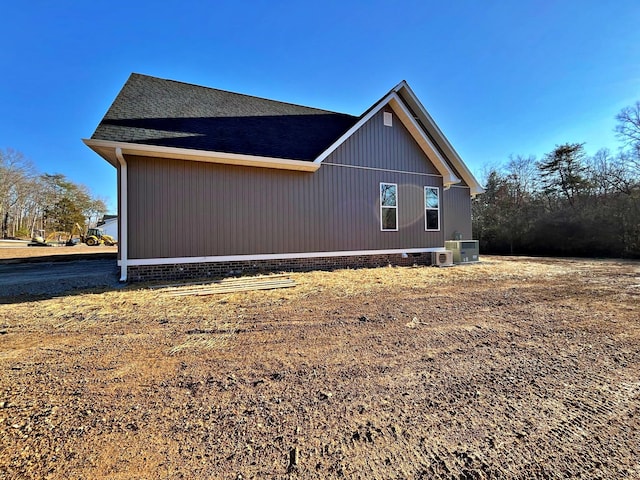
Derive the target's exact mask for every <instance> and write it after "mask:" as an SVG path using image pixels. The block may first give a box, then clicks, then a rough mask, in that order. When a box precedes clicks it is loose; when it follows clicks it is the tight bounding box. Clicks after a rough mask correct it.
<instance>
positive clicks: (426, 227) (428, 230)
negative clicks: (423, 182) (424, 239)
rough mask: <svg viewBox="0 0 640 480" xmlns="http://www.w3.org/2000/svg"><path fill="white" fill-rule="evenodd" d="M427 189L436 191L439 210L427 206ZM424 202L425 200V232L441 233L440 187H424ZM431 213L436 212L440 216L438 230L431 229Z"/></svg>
mask: <svg viewBox="0 0 640 480" xmlns="http://www.w3.org/2000/svg"><path fill="white" fill-rule="evenodd" d="M427 189H430V190H434V191H435V192H436V198H437V199H438V207H437V208H432V207H429V206H428V205H427ZM423 200H424V231H425V232H439V231H440V225H441V222H440V218H441V215H440V187H432V186H425V187H424V196H423ZM429 211H432V212H433V211H435V212H437V214H438V228H429V224H428V213H427V212H429Z"/></svg>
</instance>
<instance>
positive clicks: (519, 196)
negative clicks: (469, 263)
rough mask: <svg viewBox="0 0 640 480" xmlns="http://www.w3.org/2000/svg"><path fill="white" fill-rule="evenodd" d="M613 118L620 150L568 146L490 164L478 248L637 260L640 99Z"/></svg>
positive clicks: (480, 205)
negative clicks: (538, 156)
mask: <svg viewBox="0 0 640 480" xmlns="http://www.w3.org/2000/svg"><path fill="white" fill-rule="evenodd" d="M616 120H617V125H616V128H615V131H616V134H617V136H618V139H619V140H620V142H621V147H620V149H619V151H618V152H617V153H613V152H611V151H610V150H607V149H601V150H599V151H598V152H596V153H595V154H594V155H593V156H589V155H587V154H586V152H585V149H584V144H582V143H567V144H564V145H557V146H556V147H555V148H554V149H553V150H552V151H551V152H549V153H547V154H546V155H544V157H543V158H542V159H541V160H537V159H536V158H535V157H532V156H520V155H518V156H512V157H510V158H509V160H508V162H507V163H506V164H505V165H502V166H500V167H497V168H491V169H489V170H488V172H487V174H486V178H485V185H486V186H485V189H486V192H485V193H484V194H483V195H479V196H478V197H477V198H476V200H475V201H474V203H473V230H474V236H475V238H477V239H478V240H479V241H480V248H481V250H482V251H484V252H486V253H505V254H531V255H561V256H589V257H593V256H606V257H627V258H640V102H636V103H635V104H634V105H633V106H630V107H626V108H624V109H623V110H622V111H621V112H620V113H619V114H618V115H617V116H616Z"/></svg>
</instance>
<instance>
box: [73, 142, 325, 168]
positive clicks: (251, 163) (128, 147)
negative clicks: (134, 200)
mask: <svg viewBox="0 0 640 480" xmlns="http://www.w3.org/2000/svg"><path fill="white" fill-rule="evenodd" d="M82 141H83V142H84V143H85V144H86V145H87V146H88V147H89V148H91V149H92V150H93V151H94V152H96V153H97V154H98V155H100V156H101V157H102V158H104V159H105V160H106V161H107V162H109V163H110V164H111V165H113V166H117V164H118V163H117V159H116V156H115V150H116V148H120V149H121V150H122V154H123V155H135V156H140V157H157V158H170V159H174V160H189V161H195V162H206V163H221V164H226V165H239V166H245V167H259V168H275V169H280V170H297V171H302V172H315V171H316V170H318V168H320V165H319V164H315V163H314V162H307V161H304V160H291V159H285V158H274V157H259V156H256V155H244V154H238V153H226V152H209V151H204V150H193V149H187V148H176V147H162V146H157V145H145V144H138V143H129V142H116V141H113V140H98V139H94V138H91V139H83V140H82Z"/></svg>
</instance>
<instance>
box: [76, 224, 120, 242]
mask: <svg viewBox="0 0 640 480" xmlns="http://www.w3.org/2000/svg"><path fill="white" fill-rule="evenodd" d="M82 231H83V228H82V227H81V226H80V225H79V224H77V223H76V224H75V226H74V227H73V231H72V232H71V237H69V240H67V243H66V245H67V246H68V247H72V246H73V245H75V244H76V243H78V242H77V239H76V240H75V241H74V237H75V236H77V237H78V238H79V239H80V243H86V244H87V245H89V246H90V247H93V246H95V245H106V246H107V247H111V246H113V245H117V244H118V241H117V240H116V239H115V238H113V237H112V236H111V235H107V234H106V233H104V230H103V229H102V228H89V229H88V230H87V233H86V234H84V233H82Z"/></svg>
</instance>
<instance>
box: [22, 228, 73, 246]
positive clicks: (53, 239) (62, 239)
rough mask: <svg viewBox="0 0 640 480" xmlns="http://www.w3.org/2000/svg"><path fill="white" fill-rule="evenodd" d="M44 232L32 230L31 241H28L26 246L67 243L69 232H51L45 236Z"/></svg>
mask: <svg viewBox="0 0 640 480" xmlns="http://www.w3.org/2000/svg"><path fill="white" fill-rule="evenodd" d="M44 233H45V232H44V230H34V232H33V237H32V238H31V242H29V243H28V244H27V246H29V247H55V246H61V245H66V244H67V243H68V238H69V233H67V232H51V233H50V234H49V235H47V237H46V238H45V236H44Z"/></svg>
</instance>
